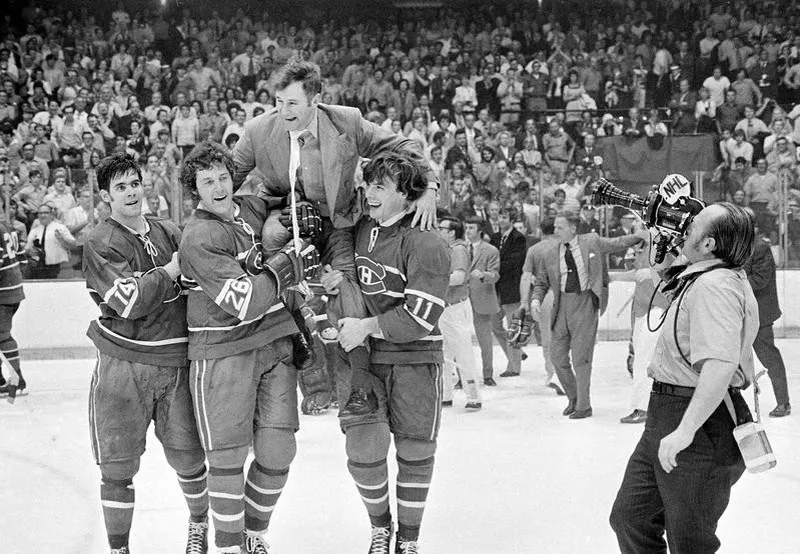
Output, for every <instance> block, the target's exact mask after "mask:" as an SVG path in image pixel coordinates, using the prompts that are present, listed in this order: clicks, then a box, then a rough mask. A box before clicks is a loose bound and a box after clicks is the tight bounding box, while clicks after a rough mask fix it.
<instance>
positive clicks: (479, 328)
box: [472, 310, 494, 379]
mask: <svg viewBox="0 0 800 554" xmlns="http://www.w3.org/2000/svg"><path fill="white" fill-rule="evenodd" d="M492 318H493V315H492V314H479V313H478V312H476V311H475V310H472V326H473V327H475V336H476V337H477V338H478V346H480V348H481V365H482V366H483V378H484V379H488V378H489V377H492V375H493V374H494V356H493V352H492V347H493V344H492Z"/></svg>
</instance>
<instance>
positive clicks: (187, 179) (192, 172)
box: [181, 142, 236, 199]
mask: <svg viewBox="0 0 800 554" xmlns="http://www.w3.org/2000/svg"><path fill="white" fill-rule="evenodd" d="M214 164H221V165H224V166H225V169H227V170H228V173H230V174H231V177H233V176H234V173H235V172H236V166H235V165H234V163H233V158H232V157H231V155H230V153H229V152H228V150H227V149H226V148H225V147H224V146H222V145H221V144H219V143H216V142H202V143H200V144H198V145H197V146H195V147H194V149H193V150H192V151H191V152H190V153H189V155H188V156H186V158H184V160H183V163H182V164H181V185H182V186H183V190H184V191H186V192H187V193H188V194H189V195H191V197H192V198H194V199H197V198H198V195H197V172H198V171H203V170H204V169H211V167H212V166H213V165H214Z"/></svg>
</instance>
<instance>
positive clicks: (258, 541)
mask: <svg viewBox="0 0 800 554" xmlns="http://www.w3.org/2000/svg"><path fill="white" fill-rule="evenodd" d="M244 545H245V548H246V549H247V553H248V554H269V545H268V544H267V541H265V540H264V539H262V538H261V537H260V536H258V535H247V538H246V539H245V542H244Z"/></svg>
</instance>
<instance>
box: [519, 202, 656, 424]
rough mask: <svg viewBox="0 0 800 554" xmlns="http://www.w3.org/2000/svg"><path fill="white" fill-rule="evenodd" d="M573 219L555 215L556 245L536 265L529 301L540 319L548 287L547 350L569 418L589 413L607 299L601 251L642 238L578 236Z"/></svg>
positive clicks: (606, 282) (577, 222)
mask: <svg viewBox="0 0 800 554" xmlns="http://www.w3.org/2000/svg"><path fill="white" fill-rule="evenodd" d="M578 224H579V220H578V218H577V217H576V216H575V215H573V214H567V215H561V216H558V217H557V218H556V220H555V229H554V234H555V237H556V239H557V240H558V241H559V243H560V244H559V246H558V247H557V248H556V247H554V248H553V249H551V250H548V252H547V255H546V259H545V261H544V263H543V264H542V267H540V268H539V269H538V273H537V274H536V283H535V284H534V289H533V302H532V305H531V313H532V315H533V317H534V319H536V318H539V317H540V316H541V304H542V302H543V301H544V297H545V295H546V294H547V291H548V290H552V291H553V313H552V316H551V318H550V322H549V324H550V326H551V328H552V330H553V338H552V346H551V349H550V351H551V353H552V358H553V365H555V368H556V371H557V373H558V379H559V381H561V384H562V385H563V386H564V390H565V391H566V393H567V397H568V399H569V402H568V404H567V407H566V408H565V409H564V412H563V414H564V415H565V416H569V417H570V419H583V418H586V417H591V416H592V404H591V399H590V386H591V378H592V358H593V356H594V345H595V340H596V335H597V323H598V317H599V315H600V314H602V313H603V312H605V309H606V305H607V303H608V268H607V267H606V264H605V258H604V254H606V253H609V252H615V251H625V250H627V249H628V248H629V247H631V246H633V245H635V244H637V243H639V242H642V239H641V238H640V237H637V236H634V235H629V236H625V237H618V238H615V239H607V238H601V237H599V236H597V235H595V234H593V233H591V234H588V235H578V234H577V228H578ZM544 324H547V322H545V323H544ZM570 351H572V364H570ZM573 364H574V367H575V370H574V372H573V369H572V365H573Z"/></svg>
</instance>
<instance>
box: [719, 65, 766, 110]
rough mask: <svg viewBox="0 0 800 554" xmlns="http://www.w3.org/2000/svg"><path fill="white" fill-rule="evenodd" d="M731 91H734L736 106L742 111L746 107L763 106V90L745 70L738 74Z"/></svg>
mask: <svg viewBox="0 0 800 554" xmlns="http://www.w3.org/2000/svg"><path fill="white" fill-rule="evenodd" d="M729 90H731V91H733V93H734V96H735V98H736V105H737V106H739V108H740V109H743V108H744V107H745V106H758V105H760V104H761V89H759V88H758V87H757V86H756V84H755V83H754V82H753V80H752V79H751V78H750V77H748V76H747V71H746V70H745V69H744V68H741V69H739V70H738V71H737V72H736V80H735V81H734V82H732V83H731V87H730V89H729ZM726 96H727V94H726Z"/></svg>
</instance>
